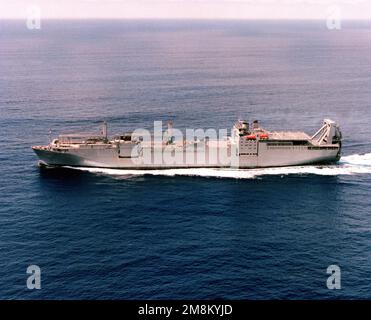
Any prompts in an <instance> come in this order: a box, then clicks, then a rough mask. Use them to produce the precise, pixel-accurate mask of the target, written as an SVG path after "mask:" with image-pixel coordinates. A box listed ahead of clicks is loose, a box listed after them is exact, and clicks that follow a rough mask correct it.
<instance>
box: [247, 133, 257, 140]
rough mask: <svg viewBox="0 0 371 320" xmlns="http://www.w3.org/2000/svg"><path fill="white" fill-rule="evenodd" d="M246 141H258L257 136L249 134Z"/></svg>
mask: <svg viewBox="0 0 371 320" xmlns="http://www.w3.org/2000/svg"><path fill="white" fill-rule="evenodd" d="M245 139H246V140H256V135H255V134H249V135H247V136H245Z"/></svg>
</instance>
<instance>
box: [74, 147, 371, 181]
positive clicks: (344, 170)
mask: <svg viewBox="0 0 371 320" xmlns="http://www.w3.org/2000/svg"><path fill="white" fill-rule="evenodd" d="M69 168H72V167H69ZM72 169H76V170H82V171H88V172H91V173H97V174H104V175H110V176H117V177H119V176H122V177H127V176H142V175H153V176H199V177H215V178H235V179H254V178H256V177H259V176H265V175H278V176H284V175H292V174H294V175H307V174H314V175H322V176H338V175H354V174H367V173H371V153H367V154H363V155H360V154H354V155H349V156H345V157H342V158H341V161H340V162H339V164H337V165H328V166H294V167H277V168H262V169H209V168H199V169H165V170H126V169H106V168H85V167H81V168H80V167H79V168H72Z"/></svg>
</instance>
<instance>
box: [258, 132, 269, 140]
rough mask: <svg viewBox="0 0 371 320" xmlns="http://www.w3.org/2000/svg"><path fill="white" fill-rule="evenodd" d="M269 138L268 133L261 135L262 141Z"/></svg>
mask: <svg viewBox="0 0 371 320" xmlns="http://www.w3.org/2000/svg"><path fill="white" fill-rule="evenodd" d="M268 138H269V135H268V133H262V134H261V135H260V139H262V140H267V139H268Z"/></svg>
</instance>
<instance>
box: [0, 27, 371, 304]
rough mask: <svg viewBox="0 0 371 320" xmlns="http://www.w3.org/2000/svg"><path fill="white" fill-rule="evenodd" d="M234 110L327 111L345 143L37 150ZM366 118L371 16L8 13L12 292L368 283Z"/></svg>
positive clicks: (129, 294)
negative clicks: (135, 162) (253, 154)
mask: <svg viewBox="0 0 371 320" xmlns="http://www.w3.org/2000/svg"><path fill="white" fill-rule="evenodd" d="M237 118H247V119H250V120H254V119H260V121H261V123H262V126H263V127H266V128H267V129H272V130H285V129H290V130H291V129H292V130H304V131H307V132H308V133H311V132H313V133H314V132H315V131H316V129H318V128H319V127H320V125H321V122H322V120H323V119H324V118H331V119H333V120H336V121H337V122H339V123H340V125H341V129H342V132H343V136H344V148H343V158H342V159H341V161H340V163H339V164H338V165H334V166H328V167H323V166H322V167H316V166H307V167H299V168H281V169H261V170H255V171H251V172H250V171H247V172H246V171H244V172H235V171H233V172H232V171H231V172H227V173H226V172H224V173H223V174H218V172H215V171H213V170H210V171H207V170H206V171H205V170H204V171H202V170H189V171H188V172H182V171H180V172H176V171H171V172H169V171H167V172H164V173H163V174H153V173H152V174H151V172H143V174H126V173H125V172H124V171H123V172H117V171H112V170H111V171H110V170H103V169H102V170H100V171H99V170H98V172H97V171H93V170H90V172H89V171H83V170H77V169H43V168H40V167H39V166H38V163H37V158H36V156H35V155H34V154H33V152H32V150H31V146H32V145H40V144H47V143H48V141H49V137H48V134H49V130H50V129H52V134H53V136H54V135H58V134H59V133H62V132H66V131H67V132H68V131H86V130H88V131H91V130H95V129H96V128H97V127H98V126H99V125H100V124H101V122H102V121H104V120H106V121H107V122H108V124H109V131H110V133H112V134H114V133H120V132H124V131H128V130H133V129H136V128H139V127H143V128H151V127H152V125H153V121H154V120H163V121H167V120H169V119H172V120H174V126H175V127H177V128H180V129H183V128H204V129H207V128H230V127H231V126H232V124H233V122H234V121H235V120H236V119H237ZM370 120H371V24H370V23H367V22H345V23H343V25H342V29H341V30H328V29H327V28H326V23H325V22H322V21H317V22H310V21H307V22H298V21H291V22H277V21H260V22H259V21H161V20H158V21H146V20H142V21H104V20H102V21H94V20H86V21H77V20H75V21H73V20H70V21H63V20H61V21H42V29H41V30H28V29H27V28H26V23H25V21H5V20H3V21H0V128H1V140H0V298H1V299H340V298H341V299H364V298H368V299H370V298H371V207H370V205H371V196H370V194H371V192H370V191H371V127H370ZM33 264H35V265H38V266H39V267H40V268H41V289H40V290H29V289H27V286H26V280H27V277H28V275H27V273H26V269H27V267H28V266H29V265H33ZM332 264H336V265H338V266H339V267H340V268H341V289H340V290H329V289H328V288H327V286H326V280H327V277H328V276H329V275H328V274H326V269H327V267H328V266H329V265H332Z"/></svg>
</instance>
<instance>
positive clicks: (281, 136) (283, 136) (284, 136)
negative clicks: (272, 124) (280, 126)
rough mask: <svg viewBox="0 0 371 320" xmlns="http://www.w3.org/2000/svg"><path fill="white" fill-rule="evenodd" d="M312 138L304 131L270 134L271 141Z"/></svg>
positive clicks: (274, 132)
mask: <svg viewBox="0 0 371 320" xmlns="http://www.w3.org/2000/svg"><path fill="white" fill-rule="evenodd" d="M310 138H311V137H310V136H309V135H308V134H306V133H305V132H302V131H273V132H269V140H309V139H310Z"/></svg>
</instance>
